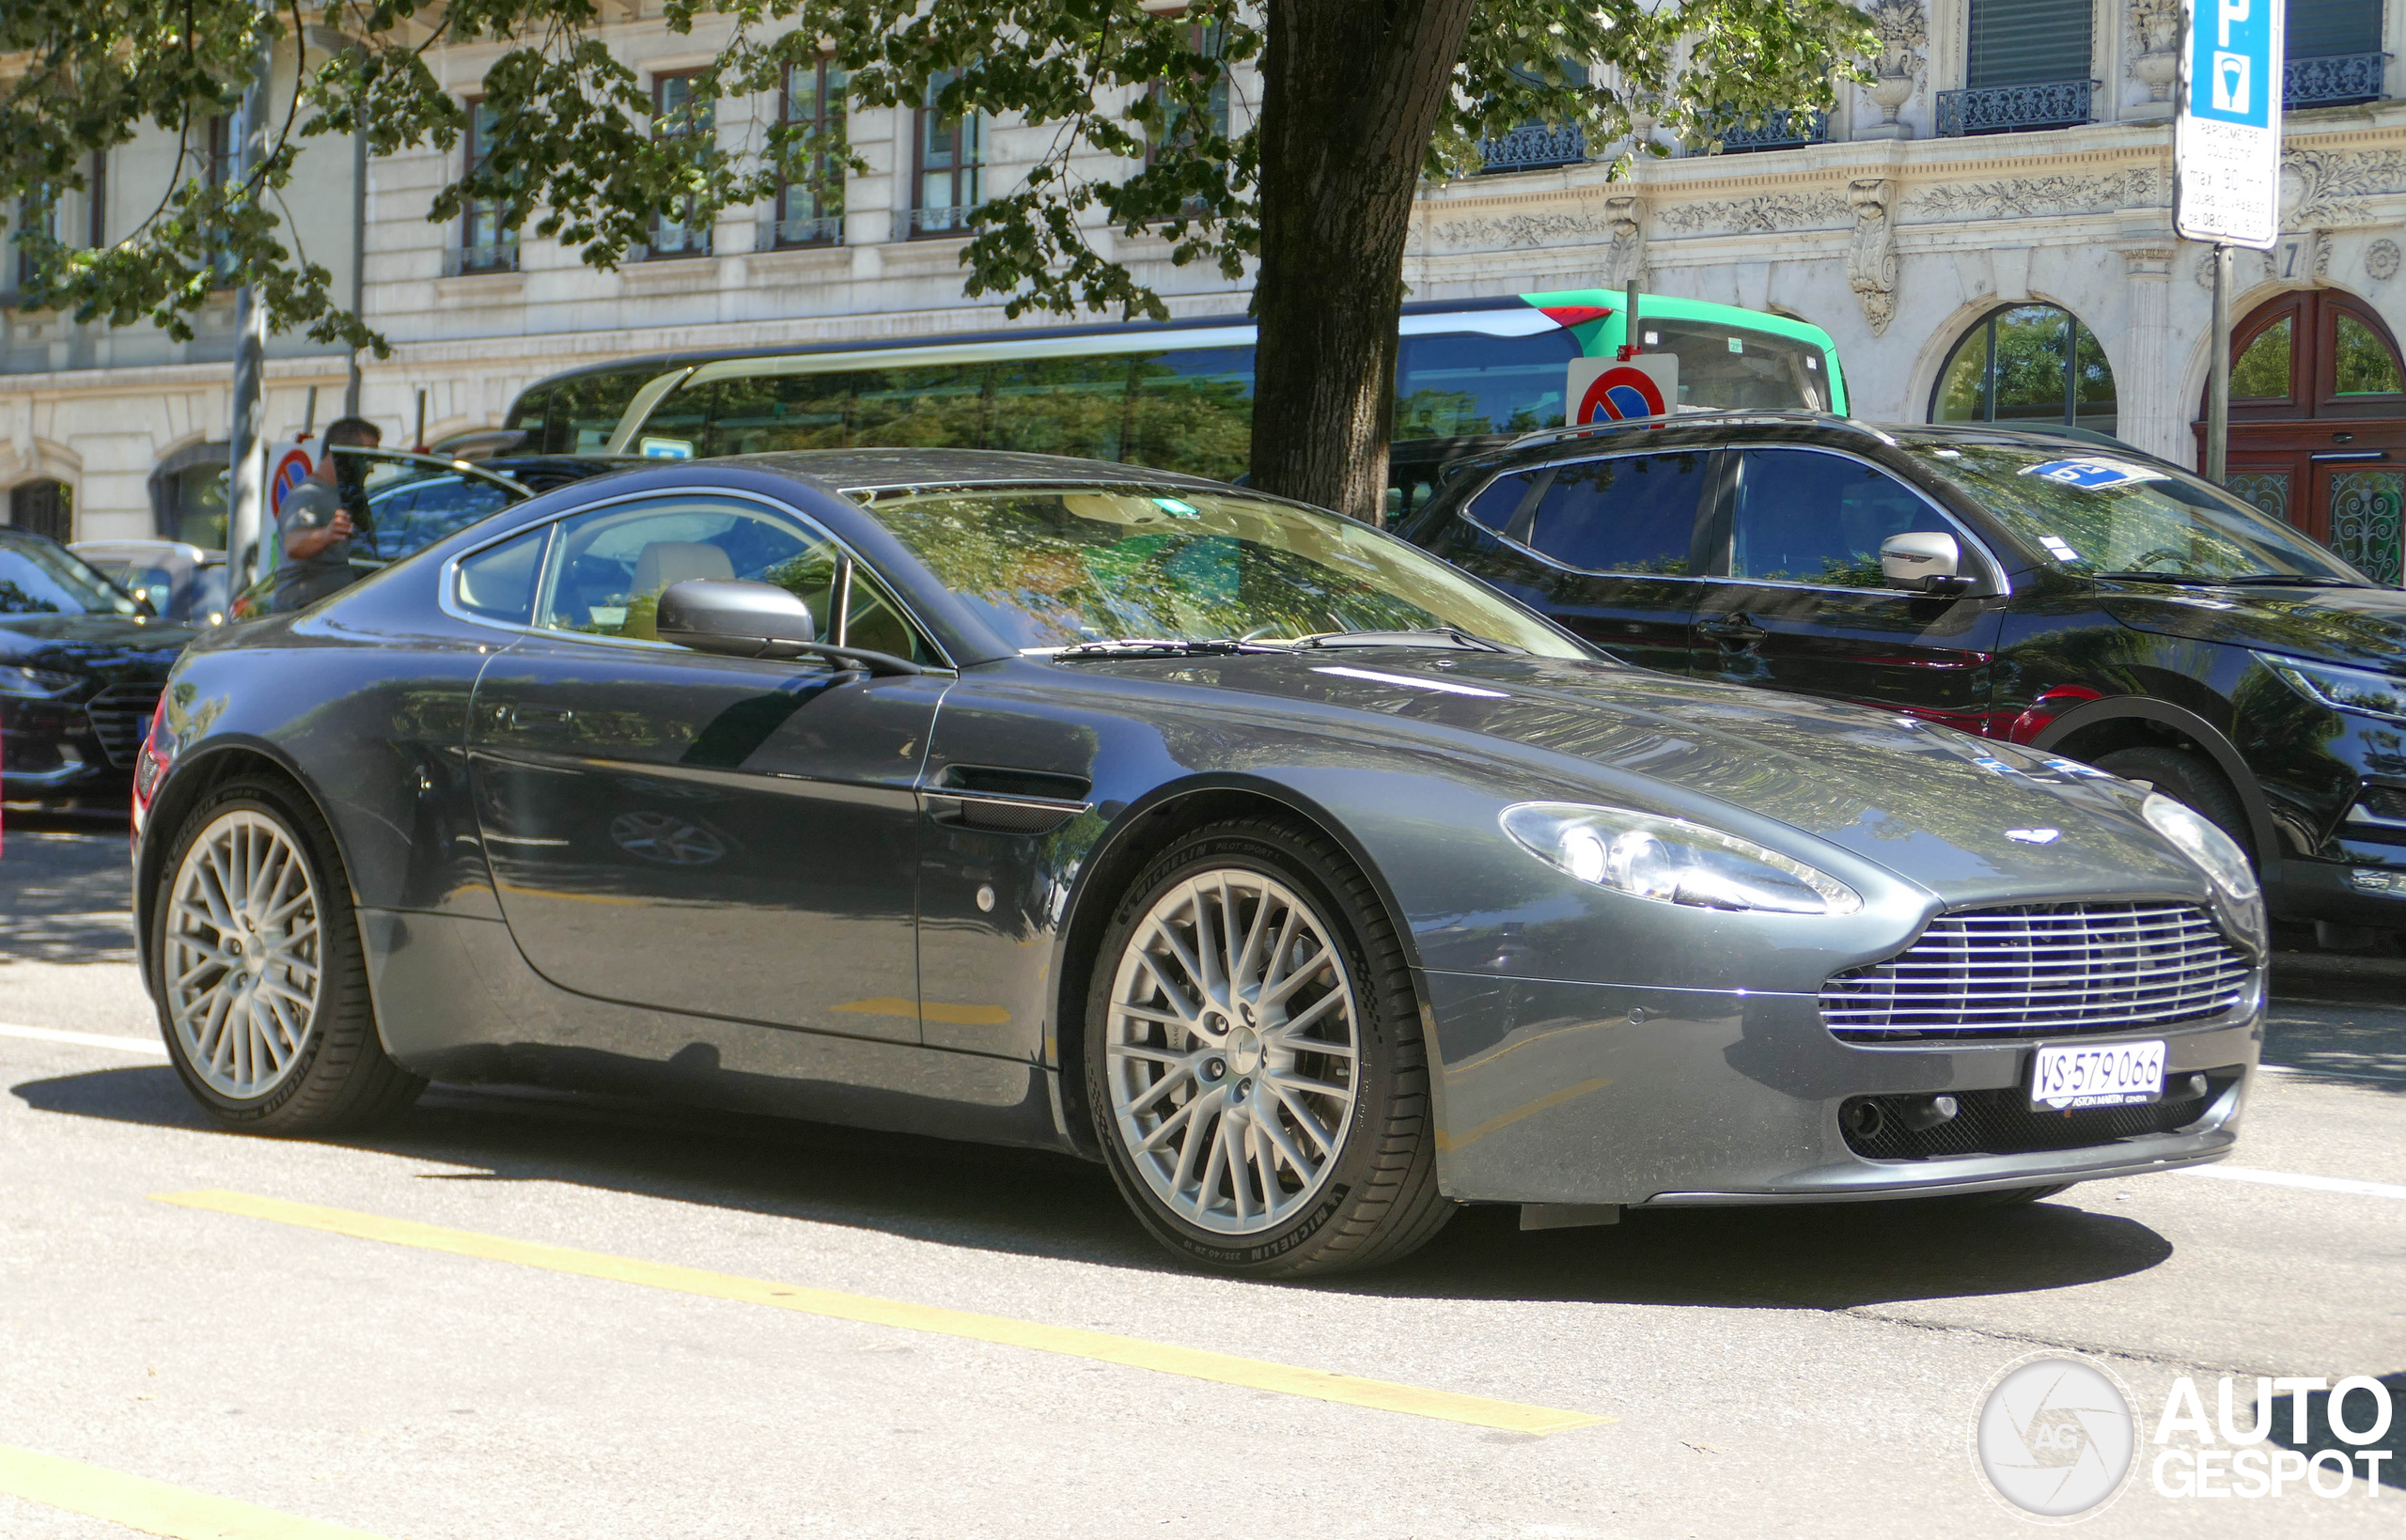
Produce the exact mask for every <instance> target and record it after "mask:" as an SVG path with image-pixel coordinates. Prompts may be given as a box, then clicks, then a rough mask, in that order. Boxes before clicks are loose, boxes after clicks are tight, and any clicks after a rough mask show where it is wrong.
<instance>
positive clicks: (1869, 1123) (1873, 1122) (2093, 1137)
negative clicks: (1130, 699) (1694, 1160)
mask: <svg viewBox="0 0 2406 1540" xmlns="http://www.w3.org/2000/svg"><path fill="white" fill-rule="evenodd" d="M2244 1073H2245V1070H2244V1069H2243V1068H2242V1066H2238V1065H2230V1066H2225V1067H2224V1068H2221V1069H2210V1070H2207V1071H2206V1072H2204V1073H2203V1074H2202V1075H2198V1074H2179V1075H2173V1076H2170V1077H2168V1078H2169V1080H2170V1081H2173V1082H2174V1083H2172V1084H2170V1085H2167V1086H2166V1087H2165V1088H2164V1099H2163V1100H2161V1101H2151V1102H2147V1103H2144V1104H2142V1105H2140V1106H2137V1107H2081V1108H2074V1109H2070V1110H2068V1111H2064V1112H2056V1111H2054V1109H2052V1108H2037V1107H2032V1106H2031V1105H2030V1092H2029V1089H2028V1087H2026V1086H2019V1085H2016V1086H2008V1087H2006V1088H2004V1089H2000V1090H1992V1091H1956V1092H1952V1093H1950V1095H1951V1096H1952V1097H1953V1098H1954V1101H1955V1105H1956V1112H1955V1115H1954V1116H1953V1117H1950V1118H1948V1119H1947V1120H1946V1121H1945V1122H1944V1123H1940V1124H1936V1125H1934V1126H1931V1127H1928V1128H1914V1126H1913V1123H1912V1121H1911V1120H1909V1119H1907V1118H1905V1117H1902V1116H1899V1115H1898V1113H1899V1112H1901V1111H1902V1110H1903V1104H1904V1103H1907V1102H1913V1101H1923V1102H1927V1101H1928V1100H1929V1097H1854V1098H1853V1099H1852V1100H1851V1101H1850V1102H1848V1104H1847V1106H1846V1109H1845V1111H1844V1112H1841V1113H1840V1114H1839V1117H1838V1128H1839V1130H1840V1131H1841V1132H1842V1133H1843V1134H1844V1135H1845V1136H1846V1145H1847V1148H1849V1149H1851V1150H1852V1151H1853V1152H1854V1153H1855V1154H1857V1155H1860V1156H1862V1157H1863V1158H1864V1159H1867V1160H1936V1159H1945V1158H1946V1157H1948V1156H1954V1155H2031V1154H2035V1153H2037V1152H2039V1151H2041V1150H2077V1149H2088V1148H2090V1147H2092V1146H2095V1145H2098V1144H2111V1143H2114V1142H2115V1141H2116V1140H2119V1139H2141V1138H2145V1137H2146V1136H2147V1135H2148V1134H2163V1133H2178V1132H2179V1131H2180V1130H2181V1129H2183V1128H2187V1127H2189V1125H2191V1124H2193V1123H2195V1122H2197V1121H2199V1120H2200V1119H2202V1118H2204V1117H2205V1116H2206V1115H2207V1114H2208V1113H2210V1112H2212V1111H2213V1109H2214V1107H2215V1106H2216V1105H2217V1104H2218V1103H2219V1102H2220V1101H2221V1100H2222V1097H2223V1093H2225V1092H2226V1091H2228V1090H2229V1089H2230V1088H2231V1087H2232V1086H2233V1085H2235V1084H2237V1083H2238V1082H2239V1080H2240V1077H2241V1076H2242V1075H2243V1074H2244ZM2198 1082H2203V1083H2202V1084H2200V1083H2198ZM1866 1104H1868V1105H1866ZM1874 1108H1876V1109H1877V1111H1876V1112H1872V1109H1874Z"/></svg>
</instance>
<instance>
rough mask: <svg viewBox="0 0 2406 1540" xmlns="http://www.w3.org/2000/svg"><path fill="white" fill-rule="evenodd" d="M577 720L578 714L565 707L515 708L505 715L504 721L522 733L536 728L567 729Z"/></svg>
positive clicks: (511, 708) (509, 709)
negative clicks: (566, 727)
mask: <svg viewBox="0 0 2406 1540" xmlns="http://www.w3.org/2000/svg"><path fill="white" fill-rule="evenodd" d="M575 720H576V713H575V712H573V711H571V710H570V709H569V708H567V707H565V706H513V707H510V708H508V710H507V711H506V712H505V713H504V715H503V721H505V722H506V723H508V725H510V726H512V727H515V728H517V729H518V730H519V731H520V732H525V731H527V730H528V729H530V728H535V727H565V726H567V725H568V724H569V723H571V722H573V721H575Z"/></svg>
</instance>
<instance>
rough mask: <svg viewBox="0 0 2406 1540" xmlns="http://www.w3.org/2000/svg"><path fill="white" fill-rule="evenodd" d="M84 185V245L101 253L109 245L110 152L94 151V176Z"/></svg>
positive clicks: (88, 178)
mask: <svg viewBox="0 0 2406 1540" xmlns="http://www.w3.org/2000/svg"><path fill="white" fill-rule="evenodd" d="M84 185H85V194H84V244H86V245H87V246H89V247H91V248H92V249H93V250H94V251H99V250H100V249H101V248H102V247H103V246H105V245H107V244H108V243H109V157H108V151H106V150H102V149H96V150H94V151H92V174H91V175H90V176H88V177H86V179H84Z"/></svg>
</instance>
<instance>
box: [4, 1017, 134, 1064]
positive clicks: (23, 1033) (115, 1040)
mask: <svg viewBox="0 0 2406 1540" xmlns="http://www.w3.org/2000/svg"><path fill="white" fill-rule="evenodd" d="M0 1037H30V1038H32V1039H33V1040H34V1041H35V1042H38V1043H73V1044H75V1045H76V1046H77V1047H79V1048H111V1049H115V1050H117V1051H118V1052H119V1053H138V1054H141V1055H143V1056H144V1057H145V1058H151V1059H164V1058H165V1057H166V1056H167V1045H166V1044H164V1043H163V1042H161V1041H160V1040H159V1039H158V1038H156V1037H120V1036H118V1035H117V1034H114V1033H99V1032H61V1031H60V1030H58V1029H57V1028H56V1027H20V1026H14V1025H11V1024H10V1023H8V1022H6V1021H0Z"/></svg>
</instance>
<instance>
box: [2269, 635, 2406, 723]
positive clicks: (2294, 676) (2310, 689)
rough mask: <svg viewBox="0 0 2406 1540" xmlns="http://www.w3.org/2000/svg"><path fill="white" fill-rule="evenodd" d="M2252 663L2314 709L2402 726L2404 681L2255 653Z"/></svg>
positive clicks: (2366, 671) (2405, 711)
mask: <svg viewBox="0 0 2406 1540" xmlns="http://www.w3.org/2000/svg"><path fill="white" fill-rule="evenodd" d="M2256 661H2258V662H2259V663H2261V664H2263V665H2264V666H2265V667H2266V668H2269V669H2271V670H2272V671H2273V673H2274V674H2277V675H2279V676H2280V677H2281V682H2282V683H2284V684H2286V685H2288V686H2289V688H2290V689H2291V690H2294V691H2296V692H2298V693H2299V694H2301V695H2304V697H2305V698H2306V699H2307V700H2310V701H2313V702H2314V703H2315V704H2316V705H2318V706H2327V707H2329V708H2331V709H2333V710H2334V711H2353V712H2355V713H2356V714H2357V715H2359V716H2367V717H2387V718H2388V719H2390V720H2391V721H2393V722H2406V679H2401V678H2398V677H2397V676H2395V675H2390V674H2376V673H2374V672H2373V671H2372V670H2370V669H2367V668H2337V667H2334V666H2333V665H2332V664H2329V663H2307V662H2301V661H2298V660H2297V659H2295V658H2276V657H2273V656H2271V655H2269V654H2266V653H2261V652H2259V653H2258V654H2257V655H2256Z"/></svg>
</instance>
